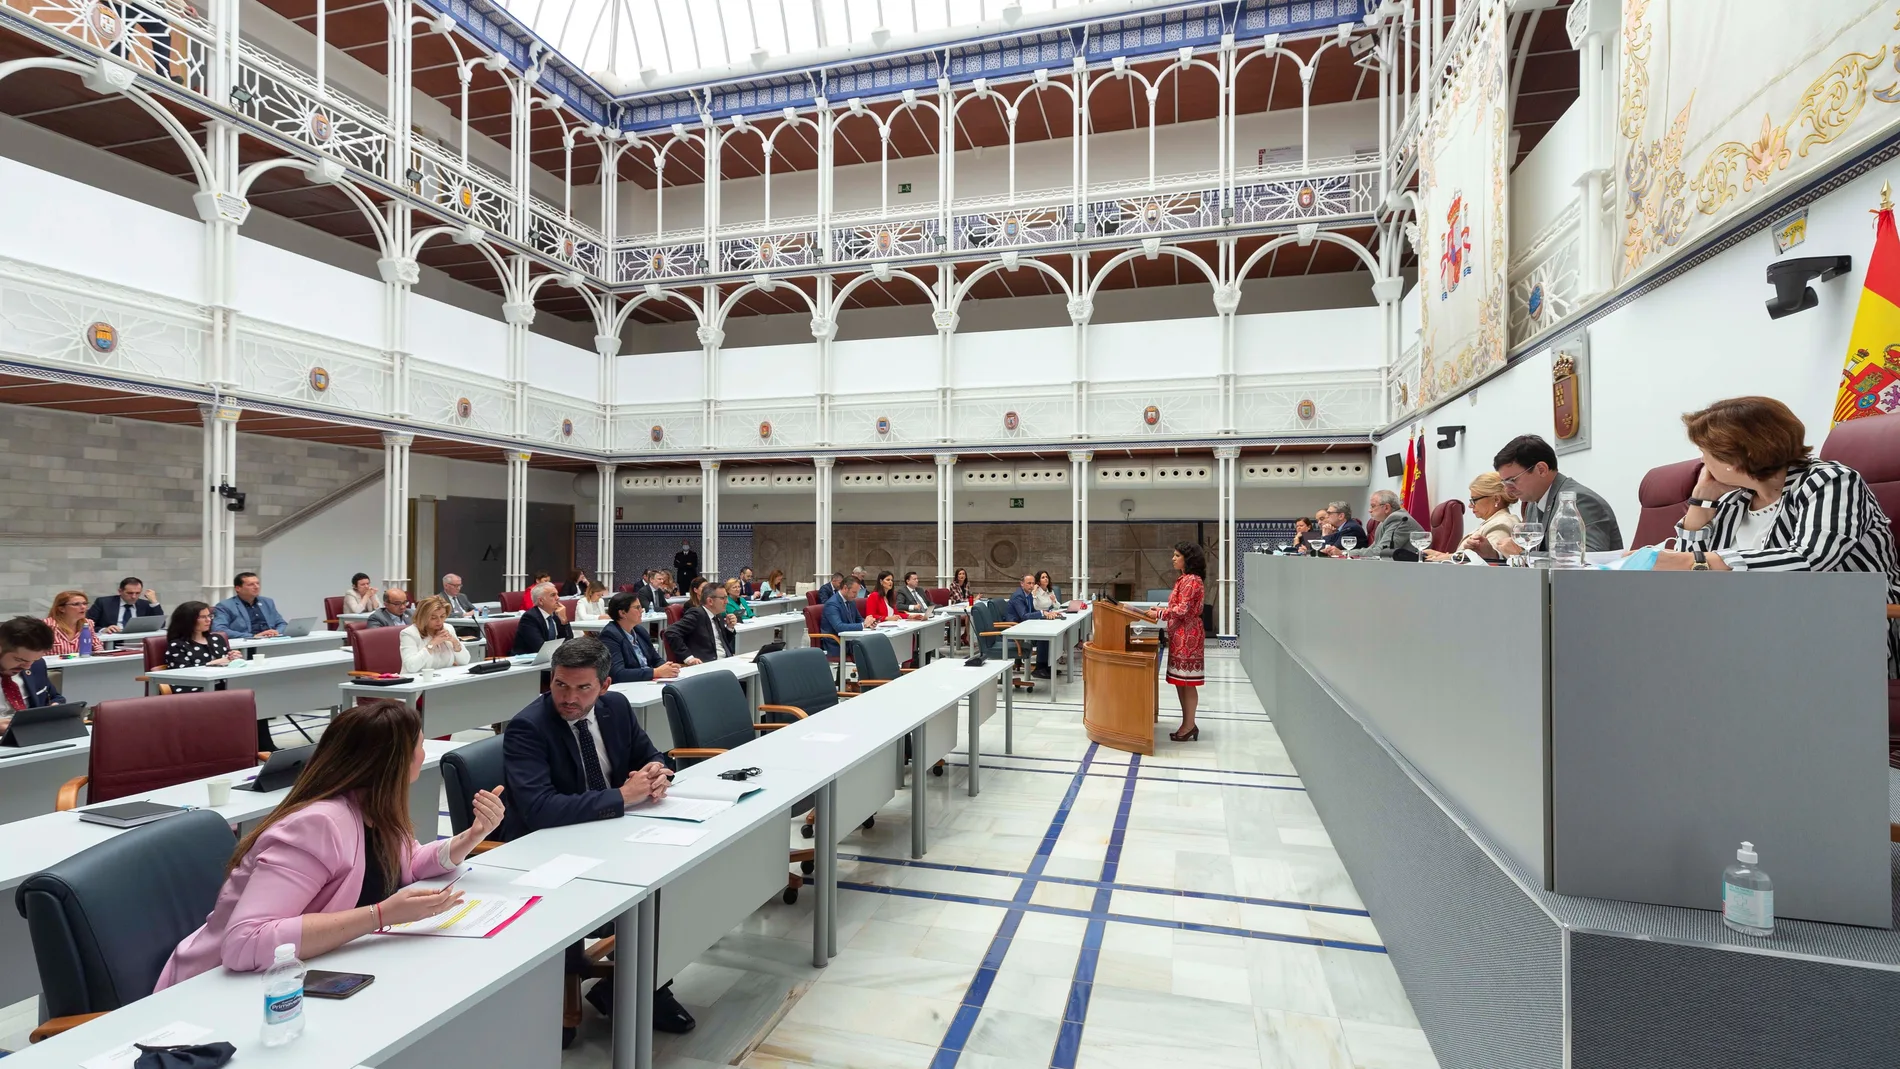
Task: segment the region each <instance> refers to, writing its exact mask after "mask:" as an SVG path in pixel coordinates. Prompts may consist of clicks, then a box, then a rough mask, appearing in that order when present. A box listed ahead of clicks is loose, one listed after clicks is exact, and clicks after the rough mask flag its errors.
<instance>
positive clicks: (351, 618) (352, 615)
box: [336, 612, 371, 631]
mask: <svg viewBox="0 0 1900 1069" xmlns="http://www.w3.org/2000/svg"><path fill="white" fill-rule="evenodd" d="M370 615H371V614H370V613H366V612H340V613H337V614H336V623H337V630H339V631H340V630H342V629H343V625H344V624H366V623H369V618H370Z"/></svg>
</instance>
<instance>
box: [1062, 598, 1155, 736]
mask: <svg viewBox="0 0 1900 1069" xmlns="http://www.w3.org/2000/svg"><path fill="white" fill-rule="evenodd" d="M1148 622H1149V621H1148V618H1147V617H1146V616H1143V615H1141V614H1140V613H1137V612H1136V611H1134V610H1133V609H1127V608H1123V607H1122V606H1120V605H1115V604H1111V603H1109V602H1106V601H1097V602H1096V603H1095V620H1094V623H1095V634H1094V636H1093V637H1092V638H1091V639H1090V640H1089V641H1087V642H1085V643H1083V644H1082V724H1083V726H1084V727H1086V728H1087V729H1088V735H1089V739H1090V741H1092V742H1099V743H1101V744H1102V745H1103V746H1112V747H1114V748H1115V749H1117V750H1125V751H1127V752H1129V753H1138V754H1147V755H1149V756H1153V754H1154V752H1155V720H1156V718H1157V716H1158V715H1159V710H1160V706H1159V701H1160V695H1161V679H1160V676H1159V675H1158V673H1157V672H1156V669H1157V667H1158V662H1159V660H1160V657H1161V643H1160V642H1159V641H1157V640H1156V639H1152V638H1137V637H1132V636H1130V635H1129V633H1128V629H1129V627H1130V626H1131V625H1133V624H1140V623H1148Z"/></svg>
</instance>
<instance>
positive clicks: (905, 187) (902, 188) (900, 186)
mask: <svg viewBox="0 0 1900 1069" xmlns="http://www.w3.org/2000/svg"><path fill="white" fill-rule="evenodd" d="M897 191H898V192H899V193H909V192H910V183H909V182H899V183H897Z"/></svg>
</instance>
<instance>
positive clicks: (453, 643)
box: [400, 594, 468, 672]
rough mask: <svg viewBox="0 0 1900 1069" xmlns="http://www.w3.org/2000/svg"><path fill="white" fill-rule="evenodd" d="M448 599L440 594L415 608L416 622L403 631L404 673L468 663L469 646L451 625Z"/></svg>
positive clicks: (425, 600)
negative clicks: (449, 623)
mask: <svg viewBox="0 0 1900 1069" xmlns="http://www.w3.org/2000/svg"><path fill="white" fill-rule="evenodd" d="M448 617H449V599H447V598H445V597H443V596H442V595H440V594H437V595H435V596H434V597H427V598H423V599H422V604H420V605H418V606H416V622H415V623H413V624H410V625H409V626H408V627H405V628H403V629H402V635H401V636H400V638H401V641H402V670H403V671H405V672H420V671H423V670H424V669H429V668H452V667H454V666H456V665H458V664H467V663H468V647H467V646H466V645H464V644H463V643H462V640H461V639H460V638H459V637H457V635H456V634H455V632H454V630H452V629H451V628H450V627H449V625H448V622H447V621H448Z"/></svg>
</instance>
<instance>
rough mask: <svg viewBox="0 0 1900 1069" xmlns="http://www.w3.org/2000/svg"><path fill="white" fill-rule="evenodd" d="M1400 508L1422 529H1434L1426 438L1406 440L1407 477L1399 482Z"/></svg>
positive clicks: (1421, 436)
mask: <svg viewBox="0 0 1900 1069" xmlns="http://www.w3.org/2000/svg"><path fill="white" fill-rule="evenodd" d="M1399 506H1400V507H1401V508H1403V509H1404V510H1405V511H1406V512H1407V513H1408V514H1410V515H1411V517H1412V518H1413V519H1414V520H1417V521H1418V525H1419V526H1420V527H1423V528H1425V529H1426V530H1427V531H1429V530H1431V529H1432V501H1431V496H1430V495H1429V494H1428V493H1426V490H1425V436H1424V435H1423V434H1417V435H1414V436H1412V437H1410V438H1407V439H1406V440H1405V476H1404V477H1403V478H1402V479H1400V480H1399Z"/></svg>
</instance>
